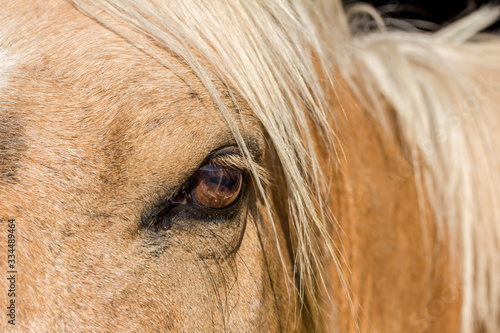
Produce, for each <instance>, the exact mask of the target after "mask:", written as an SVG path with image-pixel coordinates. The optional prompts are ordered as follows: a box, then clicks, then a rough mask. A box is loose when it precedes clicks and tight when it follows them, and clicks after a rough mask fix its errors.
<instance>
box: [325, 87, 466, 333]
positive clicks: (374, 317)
mask: <svg viewBox="0 0 500 333" xmlns="http://www.w3.org/2000/svg"><path fill="white" fill-rule="evenodd" d="M327 90H328V91H327V96H328V98H329V101H328V102H329V104H330V106H331V110H332V113H331V118H330V125H331V127H332V128H334V131H335V132H336V137H338V138H339V139H338V142H337V149H338V150H339V151H340V147H341V149H342V153H340V154H339V155H340V156H342V157H341V158H340V159H339V161H338V166H337V167H332V166H331V165H332V164H331V163H330V164H329V163H326V161H327V160H328V158H329V153H328V150H327V149H323V148H318V150H319V155H320V156H321V157H320V158H322V159H324V161H323V162H325V163H322V165H325V166H326V165H330V166H329V167H328V168H326V169H325V170H324V173H325V176H326V179H331V180H332V181H331V185H330V189H329V191H328V193H329V195H328V198H327V200H328V204H329V208H330V209H331V211H332V213H333V214H334V215H335V218H336V220H337V222H338V225H337V226H335V227H332V230H331V231H332V236H333V238H334V240H335V241H336V242H337V244H338V245H339V249H340V253H341V255H342V257H343V258H342V259H341V262H342V266H343V267H342V273H338V270H337V269H336V268H335V267H334V265H333V264H332V265H331V266H330V271H329V272H326V274H328V275H330V277H331V278H332V280H333V281H334V284H333V286H334V287H333V289H334V290H335V291H336V294H335V295H334V299H335V300H336V302H337V304H336V305H337V315H334V314H333V313H332V314H331V315H330V316H328V315H327V316H326V318H338V319H335V321H338V322H336V323H332V324H335V325H339V327H342V328H347V331H349V332H351V331H352V332H354V331H356V330H357V327H359V329H360V330H361V332H367V331H375V330H376V331H379V332H414V331H419V332H427V331H429V332H430V331H432V332H457V331H458V329H459V326H460V317H459V314H460V304H461V295H460V292H459V290H458V288H459V287H458V286H459V285H460V284H459V281H458V274H457V270H456V268H455V267H453V265H451V264H450V258H449V252H448V244H446V239H445V238H444V240H442V239H443V237H439V239H441V240H440V241H437V240H436V239H437V238H438V237H437V230H436V226H435V223H434V217H433V215H432V212H431V210H430V208H429V207H428V204H427V203H426V202H425V201H426V200H425V198H423V200H422V197H421V196H420V198H421V199H420V200H419V194H420V195H421V192H419V188H418V184H417V182H416V180H415V175H414V171H415V170H414V169H413V167H412V165H411V163H410V162H409V159H408V158H407V156H405V153H404V151H403V149H402V147H401V145H400V143H399V140H398V136H397V133H396V131H387V130H384V129H383V128H382V126H381V125H380V124H379V123H378V122H377V120H376V119H373V117H372V116H371V115H370V114H369V113H368V112H367V111H366V110H363V109H362V108H360V107H358V105H357V103H356V101H355V99H354V98H353V96H352V94H351V93H349V90H348V88H347V87H346V85H345V84H343V83H342V82H341V81H340V82H337V83H336V86H335V87H329V88H328V89H327ZM394 128H395V127H394ZM318 142H319V140H318ZM341 279H344V280H345V281H346V282H347V285H348V287H349V288H351V292H350V294H351V295H350V296H348V295H346V293H345V292H339V291H341V290H343V286H342V283H341ZM349 299H350V300H349ZM327 311H328V310H327Z"/></svg>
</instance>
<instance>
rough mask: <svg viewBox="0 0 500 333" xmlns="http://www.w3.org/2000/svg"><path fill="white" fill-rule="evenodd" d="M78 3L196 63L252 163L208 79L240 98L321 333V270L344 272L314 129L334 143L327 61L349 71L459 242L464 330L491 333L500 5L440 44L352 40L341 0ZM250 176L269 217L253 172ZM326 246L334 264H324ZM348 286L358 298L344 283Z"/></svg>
mask: <svg viewBox="0 0 500 333" xmlns="http://www.w3.org/2000/svg"><path fill="white" fill-rule="evenodd" d="M71 2H72V3H74V4H75V5H76V6H77V8H79V9H80V10H81V11H83V12H85V13H87V14H88V15H90V16H92V17H94V18H95V19H97V20H98V21H100V22H101V23H102V24H104V25H106V26H108V27H109V28H110V29H112V30H114V31H116V32H117V33H118V34H120V35H121V36H122V37H124V38H126V39H129V40H130V41H131V43H133V44H134V45H135V46H136V47H138V48H140V49H142V50H144V52H147V53H149V54H151V55H153V56H154V54H155V52H154V49H153V48H151V47H149V46H148V45H149V44H147V43H145V42H144V41H143V40H142V39H137V38H135V37H133V34H129V33H127V32H126V31H125V30H126V29H130V30H132V31H134V32H139V33H140V34H141V35H143V36H146V37H147V38H148V39H149V41H150V42H151V41H152V42H153V43H154V44H156V45H157V46H159V47H160V48H162V49H167V50H170V51H171V52H172V53H174V54H176V55H177V56H178V57H179V58H181V59H182V60H183V61H184V62H185V63H187V64H188V65H189V66H190V67H191V68H192V70H193V72H194V73H196V75H197V76H198V77H199V79H200V80H201V81H202V82H203V84H204V85H205V87H206V88H207V90H208V91H209V92H210V93H211V96H212V98H213V100H214V102H215V103H216V104H217V105H218V107H219V108H220V110H221V112H222V114H223V115H224V116H225V118H226V120H227V122H228V124H229V126H230V127H231V129H232V130H233V132H234V133H235V136H236V138H237V140H238V143H239V145H240V146H241V147H242V148H243V150H244V151H245V152H246V155H247V158H248V159H250V155H249V154H248V150H247V149H246V148H245V147H246V143H245V142H244V140H243V136H242V135H241V133H239V131H238V129H237V126H236V125H235V122H236V121H237V120H236V119H232V118H231V117H230V116H229V115H230V112H229V110H228V106H227V105H225V104H224V103H223V101H222V98H221V96H220V92H219V90H217V89H216V87H215V84H214V82H213V81H212V79H211V78H212V77H213V76H215V77H217V78H218V79H220V80H222V81H223V82H224V84H225V85H226V86H227V87H228V90H229V92H230V94H231V95H232V98H233V100H234V102H235V105H236V106H237V107H239V106H238V98H236V96H241V97H242V98H243V99H244V100H245V102H246V103H247V104H248V106H249V107H250V109H251V110H252V112H253V113H254V115H255V117H256V118H257V119H258V120H259V122H260V123H261V124H262V128H263V130H264V131H265V133H266V135H267V136H268V138H269V141H270V142H271V143H272V146H273V147H274V149H275V151H276V154H277V157H278V160H279V163H280V165H281V167H282V170H283V173H284V177H285V180H286V186H287V188H286V195H287V198H288V204H289V217H290V225H291V226H292V231H293V237H294V239H293V242H294V245H295V246H294V248H295V250H296V252H295V253H294V255H295V266H296V269H297V271H298V275H299V276H300V278H299V285H298V288H299V290H300V294H301V295H302V296H303V299H302V301H303V304H305V305H307V306H308V309H307V310H308V311H310V312H311V316H312V322H315V323H317V324H316V325H314V326H315V327H316V329H317V330H321V324H320V321H321V316H320V314H319V309H317V308H316V307H315V306H314V304H317V303H318V300H319V295H318V292H317V291H318V288H321V285H322V284H323V283H324V282H323V281H322V277H321V271H322V269H323V268H322V267H323V265H324V262H327V261H328V260H333V261H334V262H335V265H336V267H337V269H338V270H339V272H340V270H341V265H340V264H339V262H338V260H341V259H338V254H337V252H338V251H337V250H336V246H335V244H333V242H332V239H331V237H330V235H329V233H328V226H327V224H328V223H332V222H333V221H334V220H333V217H332V216H330V214H328V213H327V212H326V209H325V208H324V207H323V203H322V190H323V185H322V184H323V182H324V179H323V176H322V171H321V170H322V168H321V167H320V165H319V162H318V157H317V156H316V155H315V146H314V140H313V133H311V131H312V128H314V129H315V130H317V129H319V131H320V132H321V133H322V135H323V137H324V138H325V142H326V143H327V144H328V145H331V143H332V142H333V137H332V136H333V134H331V133H332V131H331V130H330V129H329V128H328V125H327V124H328V122H327V110H326V106H325V101H324V100H325V98H324V96H323V88H322V83H321V82H320V80H319V78H318V75H317V70H318V67H319V66H318V63H319V64H323V67H324V69H328V68H329V66H331V68H336V69H337V71H340V73H341V74H342V75H343V76H344V77H345V79H346V80H347V81H348V83H349V84H350V88H351V89H352V90H353V91H354V93H355V94H356V97H357V98H358V100H359V101H360V103H361V104H362V106H363V107H364V108H366V109H367V110H369V111H371V112H373V114H374V115H375V116H376V119H378V120H379V121H380V122H381V123H382V124H383V125H384V126H385V128H386V129H387V130H388V131H391V130H394V129H393V128H392V127H391V120H390V117H391V115H392V114H394V115H395V119H396V123H397V129H396V131H397V132H398V133H399V135H400V137H401V139H402V146H403V147H405V148H406V149H407V151H408V156H409V157H410V160H411V161H412V162H413V165H414V169H415V174H414V176H415V178H416V181H417V184H421V195H422V197H424V194H425V195H426V196H428V198H429V201H430V202H431V203H432V209H433V212H434V214H435V216H436V220H437V222H438V226H439V228H440V229H439V230H440V231H441V234H442V235H445V233H446V234H447V235H448V236H449V237H450V239H451V244H452V247H451V251H452V253H453V254H454V256H455V258H457V262H458V263H459V264H460V267H461V270H462V277H461V278H462V285H463V288H462V289H463V291H462V292H463V310H462V328H463V331H464V332H470V331H472V330H473V328H474V325H475V324H476V322H480V323H481V325H484V327H485V328H487V330H488V331H491V332H494V331H498V330H500V323H499V321H498V318H499V314H500V308H499V304H500V281H499V280H498V276H500V262H499V260H500V256H499V255H498V254H499V253H500V225H499V224H498V222H499V221H500V206H499V202H500V173H499V172H498V170H499V167H500V156H499V152H498V149H497V148H496V147H498V145H499V144H500V136H499V135H497V134H496V133H495V132H494V131H495V129H497V130H498V129H499V128H500V117H499V116H498V115H497V114H495V112H496V107H497V105H498V103H499V102H500V89H499V88H500V87H499V84H500V61H499V60H500V59H499V56H498V55H499V54H500V40H499V39H497V38H493V37H487V38H486V37H484V38H483V37H481V36H478V35H477V32H479V31H480V30H481V29H482V28H484V27H485V26H487V25H489V24H491V23H492V22H493V21H494V20H495V19H496V18H497V16H498V14H499V11H498V10H497V9H491V8H490V9H489V10H483V11H479V12H478V13H476V14H474V15H473V16H471V17H469V18H468V19H466V20H464V21H462V22H459V23H457V24H455V25H453V26H450V27H448V28H446V29H444V30H442V31H441V32H439V33H437V34H434V35H424V34H413V33H405V32H387V31H385V29H384V28H383V26H382V25H381V26H380V27H381V29H380V30H379V31H378V32H376V33H371V34H369V35H363V34H359V35H357V34H353V33H351V31H350V28H349V19H348V16H347V15H346V14H345V13H344V11H343V9H342V6H341V3H340V1H333V2H332V1H323V2H321V1H319V2H314V3H312V4H309V3H301V2H300V1H291V2H290V1H285V0H283V1H281V0H276V1H265V0H262V1H246V0H241V1H224V0H217V1H210V2H208V1H205V2H203V1H194V0H193V1H191V0H189V1H188V0H175V1H168V2H164V1H159V0H133V1H125V0H115V1H105V0H72V1H71ZM361 12H366V11H364V10H361ZM358 13H359V11H358ZM371 16H372V17H373V16H375V17H376V18H377V21H379V22H380V18H379V17H378V16H376V14H373V13H372V14H371ZM123 27H125V28H126V29H125V30H123ZM320 36H321V37H320ZM312 55H313V56H312ZM159 61H160V62H162V60H161V59H159ZM162 63H163V64H164V65H165V66H166V67H169V64H168V63H165V62H162ZM207 63H208V66H204V64H207ZM207 68H210V71H209V70H208V69H207ZM332 81H333V80H332ZM347 116H348V115H347ZM311 122H312V124H311ZM494 135H497V137H494ZM330 147H332V148H330V149H332V152H331V153H332V154H331V155H332V157H331V160H332V161H335V159H336V152H335V150H334V148H333V145H331V146H330ZM333 163H334V162H332V167H333ZM253 173H254V176H255V177H254V178H255V180H256V185H257V188H258V191H259V192H260V195H261V197H262V200H263V201H264V202H265V203H266V205H267V207H268V209H269V205H268V194H266V192H265V191H264V185H263V184H262V183H261V182H260V181H259V179H260V178H259V172H258V170H257V167H254V169H253ZM424 209H425V208H424V204H422V210H424ZM268 213H269V215H270V216H272V212H271V211H270V210H269V211H268ZM422 214H423V212H422ZM422 227H423V228H425V222H423V224H422ZM424 233H425V231H424ZM276 239H277V238H276ZM431 241H435V240H429V242H431ZM324 248H326V249H327V250H326V252H327V254H328V255H329V256H330V258H329V259H325V258H322V255H324ZM430 255H431V254H429V256H430ZM339 275H340V276H342V274H339ZM409 287H410V286H409ZM344 289H345V291H346V293H347V294H348V298H349V297H350V295H349V294H350V291H349V290H350V288H349V286H348V285H347V284H346V282H344Z"/></svg>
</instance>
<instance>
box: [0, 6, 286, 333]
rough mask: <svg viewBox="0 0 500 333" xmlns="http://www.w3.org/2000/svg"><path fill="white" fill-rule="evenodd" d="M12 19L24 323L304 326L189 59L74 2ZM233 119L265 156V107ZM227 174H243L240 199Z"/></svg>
mask: <svg viewBox="0 0 500 333" xmlns="http://www.w3.org/2000/svg"><path fill="white" fill-rule="evenodd" d="M6 6H7V5H6ZM2 14H3V15H4V17H2V22H4V23H5V24H6V26H8V29H4V32H3V33H2V36H1V37H2V39H3V41H4V43H3V45H9V46H5V47H4V49H3V50H2V53H3V54H4V55H3V56H2V57H3V58H4V59H1V60H0V61H4V60H5V64H6V66H7V64H8V69H7V70H6V71H5V75H4V76H3V79H2V80H3V81H4V82H2V83H1V84H2V86H3V88H2V92H1V94H2V97H1V99H0V118H1V119H2V124H3V127H2V133H1V134H0V140H1V141H2V144H3V145H4V146H5V147H7V148H8V149H6V150H5V151H6V152H7V153H6V154H10V155H8V156H7V155H5V156H6V158H4V159H2V161H1V162H0V164H1V169H2V170H9V173H5V172H4V173H2V177H3V178H0V181H1V183H0V198H1V204H0V205H1V212H2V214H3V215H4V216H3V217H2V218H3V219H7V218H9V219H12V218H13V219H15V220H16V223H17V224H16V225H17V230H16V233H17V234H16V239H17V244H16V246H17V248H16V251H17V270H18V281H17V293H16V302H17V307H18V308H17V311H18V323H17V325H19V326H18V327H21V328H22V329H23V330H29V329H31V330H38V331H44V330H56V331H63V330H64V331H90V330H92V331H103V330H107V329H108V330H111V329H113V330H117V331H186V332H187V331H189V332H194V331H198V332H205V331H221V330H223V329H227V330H234V331H241V332H243V331H245V332H250V331H266V332H271V331H278V330H286V331H290V330H294V329H295V327H291V326H290V325H292V324H291V323H293V315H294V314H293V312H294V311H295V309H294V304H295V301H296V297H295V296H294V294H293V293H292V291H291V290H293V286H287V285H286V283H287V282H286V281H290V280H291V279H287V278H288V277H289V276H290V275H291V270H290V268H289V267H290V266H291V265H290V260H289V255H288V253H287V250H286V248H283V249H281V253H282V255H281V258H280V255H279V251H278V248H277V245H276V234H275V232H273V231H272V228H271V226H270V224H269V221H268V219H267V218H265V216H266V214H265V210H264V208H263V207H262V206H261V205H260V204H259V200H258V198H257V197H256V195H255V194H254V190H253V185H252V180H251V179H250V177H249V176H248V175H246V176H245V174H246V172H245V170H244V169H245V166H244V162H241V163H240V162H234V161H243V158H242V152H241V151H240V149H239V148H238V145H237V144H236V141H235V139H234V136H233V134H232V131H231V130H230V129H229V127H228V125H227V122H226V121H225V120H224V119H223V117H222V116H221V114H220V112H219V111H218V109H217V107H216V106H215V105H214V103H213V102H212V100H211V98H210V96H209V94H208V93H207V92H206V91H205V88H204V86H203V85H202V84H201V83H200V81H199V79H198V78H197V77H196V76H195V75H194V74H193V73H192V71H191V69H190V68H188V67H187V66H186V65H185V64H184V63H183V62H182V61H180V60H179V59H178V57H176V56H175V55H173V54H169V53H168V52H164V57H163V59H164V60H165V62H166V63H168V64H169V66H164V65H163V64H160V63H158V62H157V61H156V60H155V59H153V58H152V57H150V56H148V55H147V54H145V53H143V52H141V51H140V50H138V49H137V48H135V47H133V46H131V45H130V44H129V43H127V42H126V41H125V40H123V39H120V38H119V37H117V36H116V35H115V34H113V33H112V32H110V31H108V30H107V29H105V28H104V27H102V26H100V25H98V24H97V23H95V22H93V21H92V20H90V19H87V18H85V17H84V16H83V15H82V14H80V13H78V12H77V11H76V10H74V9H73V8H72V7H71V6H69V5H64V4H63V5H61V4H57V6H53V7H51V4H50V3H48V2H47V3H46V4H44V5H40V4H38V3H37V4H32V6H29V5H27V4H22V5H18V6H17V7H16V5H14V4H9V5H8V6H7V8H4V9H2ZM18 17H25V18H27V21H29V22H33V24H31V23H30V24H27V23H26V22H24V23H23V22H22V20H19V19H18ZM7 22H9V23H8V24H7ZM17 29H21V30H22V33H19V31H18V32H17V33H14V32H15V31H16V30H17ZM19 36H21V37H19ZM19 38H22V40H21V39H19ZM8 59H12V60H13V61H12V62H8V61H7V60H8ZM4 67H5V66H4ZM214 80H215V81H216V80H217V79H215V78H214ZM216 85H217V86H218V87H219V89H220V91H221V93H222V95H224V92H225V91H224V89H225V88H224V86H223V85H222V84H221V83H217V82H216ZM225 102H226V103H228V105H229V106H230V107H231V105H230V103H231V101H230V100H229V98H227V100H225ZM243 109H244V108H243ZM234 113H235V117H236V119H238V121H237V126H238V127H239V129H240V131H241V132H242V133H243V136H244V139H245V141H246V142H247V143H248V147H249V151H250V154H251V155H252V157H253V159H254V160H255V161H257V162H259V161H260V162H261V163H263V161H265V159H266V156H267V154H269V151H268V148H267V147H266V144H265V142H264V137H263V134H262V133H261V131H260V129H259V126H258V125H257V124H256V123H255V121H254V120H253V118H252V115H251V112H250V111H241V112H239V113H238V114H236V113H237V112H236V111H234ZM210 166H212V167H214V166H215V167H216V168H219V169H217V170H213V169H210ZM210 172H212V173H210ZM221 174H222V176H221ZM217 177H218V178H217ZM207 179H208V180H207ZM214 179H215V180H214ZM204 182H205V183H204ZM217 182H218V184H219V185H220V183H221V182H222V183H224V182H230V183H231V182H232V183H231V184H233V185H231V184H230V185H226V186H225V187H224V188H223V190H225V191H226V192H225V195H226V196H224V193H222V194H221V193H219V192H220V191H222V190H220V188H219V189H218V188H217V187H216V186H215V187H214V183H217ZM240 182H241V183H240ZM200 184H201V185H200ZM207 184H208V185H207ZM202 185H207V186H205V187H203V186H202ZM223 186H224V185H223ZM217 191H219V192H217ZM228 193H229V194H228ZM207 197H208V198H209V199H207ZM214 197H215V199H214ZM210 198H212V201H210ZM217 198H218V199H217ZM220 198H222V199H220ZM228 198H229V199H228ZM219 199H220V200H226V201H222V203H220V200H219ZM214 200H215V201H217V200H219V201H217V202H216V203H215V204H214ZM277 227H278V230H277V233H278V237H282V239H284V237H283V236H282V230H281V229H280V226H279V225H278V226H277ZM4 235H5V233H4ZM2 237H4V236H2ZM2 239H3V238H2ZM6 244H7V242H6V241H5V242H4V241H2V243H1V245H0V247H1V251H2V253H6V251H7V250H6V248H5V246H6ZM283 262H285V266H283V265H282V263H283ZM2 265H3V263H2ZM283 267H285V268H284V269H283ZM287 267H288V268H287ZM287 275H288V277H287ZM1 283H2V285H5V284H6V281H5V280H3V281H2V282H1ZM2 288H3V287H2ZM2 290H5V289H2ZM0 298H1V299H2V301H1V304H4V305H5V304H7V303H6V302H7V301H8V300H6V294H5V293H2V294H1V296H0ZM278 313H279V314H280V318H278ZM286 322H288V323H287V325H288V326H284V325H285V323H286ZM0 325H4V326H2V327H3V328H2V329H1V330H2V331H4V330H5V328H6V327H5V325H7V323H6V321H2V322H1V324H0Z"/></svg>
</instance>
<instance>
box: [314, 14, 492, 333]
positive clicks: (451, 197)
mask: <svg viewBox="0 0 500 333" xmlns="http://www.w3.org/2000/svg"><path fill="white" fill-rule="evenodd" d="M347 15H348V18H349V22H355V23H356V27H357V28H359V26H360V22H363V18H364V19H365V23H366V24H371V26H373V23H374V22H375V23H376V25H378V29H377V30H376V31H374V32H371V33H368V34H367V33H363V32H362V31H360V30H359V29H357V31H353V33H352V34H347V35H344V36H342V37H341V38H338V37H337V36H332V35H331V33H330V31H331V30H332V29H335V27H336V26H335V27H332V26H330V27H328V24H326V29H325V27H323V29H325V30H324V31H323V34H324V35H325V36H326V38H327V39H329V40H328V43H329V45H333V48H332V50H331V52H332V53H331V57H330V59H332V63H333V66H335V67H336V68H338V69H339V71H340V72H341V73H342V75H343V76H344V77H345V78H346V79H347V80H348V82H349V84H350V88H351V89H352V90H353V91H354V92H355V94H356V97H357V98H358V100H359V101H360V103H361V104H362V106H363V107H364V108H365V109H366V110H368V111H369V112H371V113H372V114H373V115H374V116H375V119H378V121H380V122H381V124H382V125H383V126H384V128H385V129H386V130H387V131H392V130H395V131H396V132H397V133H398V136H399V137H400V138H401V141H402V146H403V147H404V149H406V151H407V155H408V156H409V159H410V161H411V162H412V164H413V167H414V175H413V176H414V177H415V179H416V181H417V185H419V184H420V196H421V198H422V199H421V216H422V217H424V216H425V212H424V211H425V202H424V201H425V199H424V198H425V197H427V198H428V201H429V202H430V205H431V208H432V211H433V214H434V215H435V218H436V221H437V223H438V232H439V233H440V235H441V238H440V239H438V240H434V239H428V240H427V242H428V244H429V243H430V242H439V241H441V240H442V239H443V237H445V236H446V237H448V239H450V240H451V242H450V244H451V247H450V251H451V254H452V257H454V258H456V262H457V264H458V265H459V267H460V269H461V279H462V281H461V284H462V288H461V289H462V297H463V302H462V303H463V304H462V318H461V322H462V331H463V332H473V331H475V330H476V329H478V328H483V329H485V330H486V331H487V332H497V331H499V330H500V320H499V318H500V280H499V278H498V277H499V276H500V255H499V254H500V224H499V222H500V205H499V203H500V172H499V170H500V151H499V149H498V147H499V146H500V135H499V134H498V129H500V115H499V114H498V104H499V102H500V38H497V37H494V36H488V35H481V34H478V33H479V32H480V31H481V30H482V29H484V28H486V27H488V26H489V25H491V24H492V23H494V22H495V21H496V20H497V19H498V17H499V15H500V9H499V8H495V7H491V8H490V7H487V8H484V9H482V10H479V11H477V12H475V13H474V14H472V15H470V16H468V17H466V18H465V19H462V20H461V21H458V22H456V23H454V24H452V25H450V26H448V27H446V28H445V29H442V30H441V31H439V32H437V33H435V34H423V33H415V32H404V31H387V29H386V28H385V26H384V24H383V20H382V18H381V17H380V16H379V15H378V14H377V13H376V12H375V11H374V10H373V9H371V8H370V7H366V6H365V5H362V6H357V7H353V8H351V10H350V11H349V12H348V13H347ZM339 21H340V22H342V23H343V24H344V25H343V26H341V29H343V30H344V31H345V29H346V28H345V25H348V24H349V23H348V22H347V21H346V20H345V19H344V20H339ZM337 24H338V23H337ZM346 36H347V37H346ZM394 119H395V120H394ZM394 121H395V123H396V128H395V129H394V128H393V127H394V126H393V125H392V124H393V122H394ZM391 122H392V123H391ZM396 176H397V178H396V186H397V183H398V181H399V182H401V181H404V178H406V177H409V176H408V175H406V174H402V175H396ZM398 179H399V180H398ZM422 229H423V231H422V232H423V234H424V235H426V234H427V231H426V229H427V226H426V222H425V219H423V221H422ZM429 249H430V247H429V246H427V257H428V262H429V263H430V262H431V260H432V253H429V252H430V250H429Z"/></svg>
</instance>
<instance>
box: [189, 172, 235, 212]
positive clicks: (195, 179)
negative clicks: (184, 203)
mask: <svg viewBox="0 0 500 333" xmlns="http://www.w3.org/2000/svg"><path fill="white" fill-rule="evenodd" d="M243 174H244V172H243V171H241V170H238V169H234V168H231V167H229V166H224V165H220V164H211V165H205V166H203V167H201V168H199V169H198V170H196V172H195V174H194V175H193V176H192V177H191V180H190V184H189V187H190V190H191V193H190V194H191V199H192V201H193V203H195V204H197V205H200V206H204V207H208V208H213V209H221V208H226V207H227V206H229V205H231V204H232V203H233V202H235V201H236V199H237V198H238V197H239V194H240V192H241V187H242V184H243Z"/></svg>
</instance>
